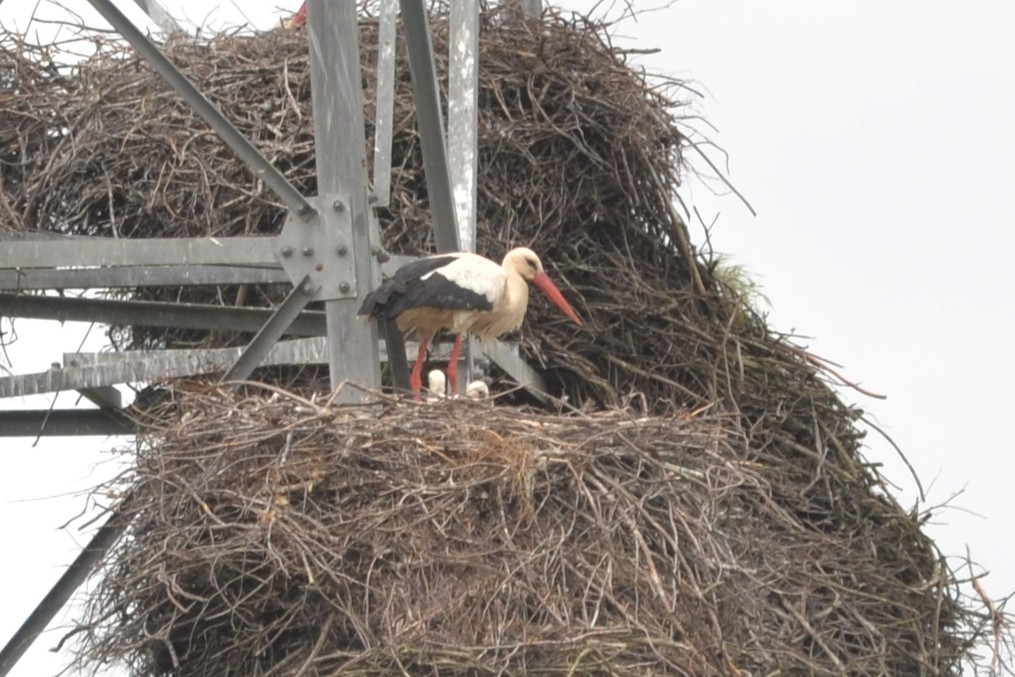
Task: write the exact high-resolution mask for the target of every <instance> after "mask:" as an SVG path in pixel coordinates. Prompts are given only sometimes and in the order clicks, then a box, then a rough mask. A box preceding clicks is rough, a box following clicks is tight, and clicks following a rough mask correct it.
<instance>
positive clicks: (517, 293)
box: [359, 247, 582, 393]
mask: <svg viewBox="0 0 1015 677" xmlns="http://www.w3.org/2000/svg"><path fill="white" fill-rule="evenodd" d="M528 281H531V282H532V284H534V285H535V286H536V288H537V289H539V290H540V291H541V292H543V293H544V294H546V296H547V297H548V298H549V299H550V300H551V301H552V302H553V303H554V304H555V305H556V306H557V307H558V308H560V310H561V312H563V313H564V315H566V316H567V317H568V318H570V319H571V321H572V322H574V323H575V324H577V325H581V323H582V321H581V318H580V317H579V316H578V313H576V312H575V310H574V308H572V307H571V304H570V303H568V302H567V299H565V298H564V295H563V294H562V293H561V292H560V289H558V288H557V285H556V284H554V282H553V280H551V279H550V277H549V276H548V275H547V274H546V271H544V270H543V264H542V262H541V261H540V260H539V257H538V256H536V254H535V252H533V251H532V250H531V249H528V248H526V247H518V248H516V249H512V250H511V251H509V252H508V253H507V255H506V256H505V257H504V261H503V262H502V263H501V264H497V263H495V262H493V261H491V260H490V259H488V258H485V257H483V256H479V255H478V254H471V253H468V252H455V253H451V254H437V255H435V256H428V257H425V258H422V259H419V260H417V261H413V262H412V263H407V264H406V265H404V266H402V267H401V268H399V269H398V270H397V271H396V272H395V274H394V275H393V276H392V277H390V278H389V279H387V280H385V281H384V282H383V283H382V284H381V286H380V287H378V288H377V289H375V290H373V291H372V292H370V293H369V294H367V297H366V299H364V301H363V306H362V308H360V311H359V314H360V315H366V316H367V317H369V318H371V319H381V320H395V321H396V323H397V324H398V328H399V329H401V330H402V331H405V332H414V333H415V334H416V335H417V337H418V339H419V342H420V347H419V356H418V357H417V359H416V364H415V366H414V367H413V370H412V377H411V378H410V385H411V386H412V390H413V392H414V393H419V391H420V390H421V388H422V377H421V375H422V370H423V363H424V362H425V360H426V350H427V347H428V346H429V344H430V341H431V340H433V337H434V336H436V335H437V333H438V332H441V331H447V332H450V333H452V334H454V335H455V346H454V348H453V349H452V351H451V361H450V363H449V364H448V380H449V381H450V382H451V389H452V392H456V388H457V381H458V379H457V367H458V357H459V354H460V352H461V346H462V335H463V334H464V333H466V332H469V333H472V334H474V335H476V336H478V337H479V338H480V339H481V340H482V341H484V342H486V341H489V340H491V339H494V338H496V337H498V336H500V335H501V334H504V333H506V332H509V331H513V330H515V329H518V327H520V326H521V324H522V321H523V320H524V319H525V311H526V309H527V308H528V303H529V286H528V284H527V282H528Z"/></svg>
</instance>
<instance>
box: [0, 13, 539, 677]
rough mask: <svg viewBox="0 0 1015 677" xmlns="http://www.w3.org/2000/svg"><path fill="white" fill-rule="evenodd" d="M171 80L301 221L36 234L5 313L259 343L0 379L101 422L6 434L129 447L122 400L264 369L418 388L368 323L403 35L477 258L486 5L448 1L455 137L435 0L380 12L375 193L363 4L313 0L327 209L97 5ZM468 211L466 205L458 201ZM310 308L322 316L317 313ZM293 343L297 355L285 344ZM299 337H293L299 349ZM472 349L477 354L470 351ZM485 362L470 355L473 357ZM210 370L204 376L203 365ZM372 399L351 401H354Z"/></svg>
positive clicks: (50, 415) (312, 48)
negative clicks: (398, 43)
mask: <svg viewBox="0 0 1015 677" xmlns="http://www.w3.org/2000/svg"><path fill="white" fill-rule="evenodd" d="M89 2H90V3H91V4H92V6H93V7H95V9H96V10H98V12H99V13H100V14H102V16H103V17H104V18H105V19H106V20H107V21H108V22H109V23H110V24H111V25H112V26H113V27H114V28H115V29H116V30H117V31H118V32H119V33H120V34H121V35H122V37H123V38H124V39H126V40H127V42H129V43H130V44H131V45H132V46H133V47H134V48H135V49H136V50H137V51H138V52H139V53H140V54H141V55H142V56H143V57H144V58H145V59H146V60H147V61H148V62H149V63H150V64H151V65H152V67H153V68H154V69H155V70H156V71H157V72H158V73H159V75H161V76H162V77H163V78H164V79H165V80H166V82H167V83H168V84H169V85H171V86H172V87H173V89H175V90H176V91H177V92H178V93H179V95H180V96H181V97H182V98H183V99H184V100H185V101H186V102H187V103H188V104H190V106H191V107H192V108H193V109H194V111H195V112H196V113H197V114H199V115H200V116H201V117H202V118H203V119H204V120H205V122H207V123H208V124H209V125H210V126H211V127H212V129H214V130H215V132H216V133H217V134H218V135H219V136H220V137H221V138H222V140H223V141H224V142H225V143H226V144H227V145H228V146H229V147H230V148H231V149H232V150H233V151H234V153H235V154H236V157H237V158H238V161H241V162H244V163H245V164H246V165H247V166H248V167H249V168H250V169H251V170H252V171H253V172H254V173H255V175H257V176H258V177H259V178H261V179H262V180H263V181H264V183H265V185H266V186H268V187H269V188H270V189H271V190H272V191H274V192H275V193H276V195H277V196H278V197H279V199H280V200H281V201H282V202H283V203H284V204H285V205H286V206H287V207H288V209H289V213H288V215H287V218H286V221H285V225H284V227H283V229H282V232H281V233H280V234H279V235H278V236H274V237H272V236H264V237H229V238H210V237H206V238H172V239H136V240H135V239H108V238H87V237H73V238H71V237H64V236H56V235H46V234H43V233H32V234H27V235H16V236H2V235H0V308H2V309H3V315H4V316H8V317H12V318H13V317H21V318H35V319H51V320H64V321H86V322H97V323H103V324H145V325H148V326H153V327H185V328H194V329H207V330H220V331H247V332H254V331H256V334H255V336H254V338H253V339H252V340H251V342H250V343H249V344H248V345H247V346H246V347H244V348H223V349H207V350H164V351H145V352H144V353H142V354H136V353H132V352H130V351H127V352H121V353H113V354H101V355H99V354H82V353H68V354H65V356H64V363H63V367H62V368H59V369H52V370H48V371H46V372H41V373H35V374H20V375H15V376H9V377H4V378H0V398H9V397H16V396H22V395H33V394H40V393H55V392H60V391H65V390H69V391H78V392H81V393H82V394H83V395H85V396H86V397H87V398H88V399H90V400H92V401H93V402H94V403H95V404H97V405H98V407H99V408H98V409H93V410H80V409H67V410H55V411H14V410H5V409H0V437H2V436H26V435H33V436H34V435H39V434H47V435H95V434H104V435H125V434H127V435H129V434H131V433H132V432H133V427H132V423H131V422H130V419H129V418H128V417H127V416H125V415H124V413H123V409H122V402H121V396H120V392H119V391H118V390H117V389H116V388H114V387H113V386H115V385H118V384H122V383H130V382H142V383H143V382H148V381H153V380H157V379H161V378H170V377H181V376H190V375H195V374H197V373H202V372H203V373H208V372H211V371H223V370H224V371H225V372H226V375H225V377H224V379H225V380H227V381H235V380H243V379H245V378H247V377H248V376H249V375H250V374H251V373H252V371H253V370H254V369H255V368H256V367H257V366H258V365H261V364H300V363H308V362H326V363H327V364H328V366H329V370H330V376H331V385H332V388H338V386H339V385H340V384H342V383H344V382H346V381H348V382H354V383H358V384H362V385H365V386H368V387H372V388H379V387H380V362H381V360H382V358H383V359H389V360H390V362H391V369H392V373H393V375H394V378H395V382H396V385H401V386H403V387H404V386H405V385H406V384H407V382H408V370H407V366H406V365H407V361H406V359H405V351H406V348H405V344H404V340H403V337H402V336H401V335H400V334H398V332H397V330H395V329H394V328H393V327H392V326H391V325H387V326H386V327H385V332H384V333H385V338H386V341H385V349H384V350H383V351H382V350H381V347H380V345H379V337H378V335H377V330H376V329H375V328H372V327H371V326H370V325H368V324H366V323H364V322H362V321H360V320H357V318H356V312H357V310H358V308H359V305H360V303H361V302H362V300H363V297H364V296H365V295H366V294H367V293H368V292H369V291H370V290H371V289H372V288H373V287H374V286H375V285H376V284H377V283H378V282H379V281H380V279H381V274H382V272H385V271H386V272H390V271H393V270H394V269H395V268H397V267H398V266H399V265H401V264H403V263H405V262H406V261H407V260H408V258H407V257H400V256H395V257H391V256H389V255H387V254H385V253H384V252H383V250H382V248H381V244H380V234H379V229H378V226H377V221H376V218H375V216H374V213H373V207H374V206H386V205H387V204H388V193H389V186H390V177H391V164H390V159H391V136H392V117H393V116H392V107H393V100H394V63H395V26H396V20H397V15H398V13H399V11H400V12H401V15H402V21H403V26H404V34H405V41H406V47H407V50H408V54H409V64H410V69H411V72H412V83H413V95H414V98H415V104H416V111H417V118H418V124H419V129H420V138H421V144H422V150H423V159H424V169H425V173H426V179H427V190H428V194H429V199H430V204H431V206H432V210H433V224H434V235H435V241H436V243H437V248H438V251H439V252H446V251H456V250H459V249H467V250H471V251H474V250H475V240H476V157H477V145H476V144H477V136H476V107H477V92H478V61H477V58H478V53H479V50H478V30H479V21H478V0H452V2H451V31H452V39H451V41H450V43H451V45H453V47H452V53H451V54H450V55H449V57H450V69H451V71H450V87H449V89H450V91H449V96H448V111H449V120H448V126H447V136H446V132H445V125H444V121H443V119H442V115H441V107H440V97H439V92H438V88H437V76H436V71H435V67H434V55H433V47H432V44H431V38H430V31H429V23H428V18H427V13H426V3H425V2H424V0H398V2H397V3H396V0H381V2H380V37H379V55H378V88H377V113H376V115H377V119H376V122H375V129H376V142H375V148H374V156H373V191H372V193H371V192H368V183H367V177H366V172H365V169H364V168H365V167H366V158H365V157H364V156H363V148H364V146H365V131H364V120H363V100H362V91H361V85H360V58H359V45H358V29H357V11H356V4H355V3H352V2H335V1H333V0H310V2H309V3H308V10H309V11H308V20H307V30H308V47H309V55H310V67H311V84H312V106H313V116H314V133H315V139H316V141H315V144H316V145H315V153H316V168H317V183H318V195H316V196H304V195H302V194H301V193H300V192H299V191H298V190H297V189H296V188H295V187H294V186H293V185H292V184H291V183H289V181H288V180H287V179H286V177H285V176H284V175H282V174H281V173H280V172H279V171H278V170H276V169H275V168H274V167H273V166H272V165H271V163H270V162H268V160H267V159H265V158H264V156H263V155H261V153H260V152H259V151H258V149H257V148H256V147H255V146H254V145H253V144H251V143H250V141H248V140H247V139H246V138H245V137H244V136H243V135H242V134H241V133H240V132H239V131H238V130H237V129H236V127H234V126H233V124H232V123H231V122H230V121H229V120H228V119H226V118H225V117H224V116H223V114H222V113H221V112H220V111H219V110H218V108H216V107H215V105H214V104H212V103H211V102H210V101H209V100H208V99H207V98H205V97H204V95H203V94H202V93H201V92H200V91H199V90H198V88H197V87H196V86H195V85H194V84H193V83H191V82H190V81H189V80H188V79H187V77H186V76H185V75H183V74H182V73H181V72H180V71H179V70H178V69H177V68H176V67H175V66H174V65H173V64H172V63H170V62H169V61H168V60H167V59H166V58H165V56H163V55H162V53H161V52H160V51H159V49H158V48H157V47H156V46H155V45H154V44H153V43H152V42H151V41H150V40H149V39H148V38H147V37H146V36H145V35H144V33H142V32H141V31H140V30H139V29H138V28H137V27H136V26H134V25H133V24H132V23H131V22H130V20H128V19H127V18H126V17H125V16H124V14H123V13H122V12H121V11H120V10H119V9H118V8H117V7H116V5H114V4H113V2H112V0H89ZM135 2H136V3H137V4H138V5H140V6H141V7H142V8H143V9H145V11H146V12H147V13H148V14H149V16H151V18H152V19H153V20H154V21H155V22H156V23H157V24H158V25H160V26H163V27H165V28H169V29H173V28H174V27H175V22H174V21H173V20H172V18H171V17H170V16H169V15H168V14H167V13H166V12H165V11H164V9H162V7H161V6H160V5H159V4H158V3H157V2H156V1H155V0H135ZM504 4H506V5H509V6H510V9H511V10H512V11H513V12H516V13H518V14H523V13H524V14H526V15H529V16H532V15H538V13H539V12H540V10H541V3H540V1H539V0H505V3H504ZM455 196H458V199H457V200H456V199H455ZM269 282H290V283H291V284H292V290H291V292H290V293H289V295H288V296H287V297H286V299H285V300H284V301H283V302H282V303H281V304H280V305H279V306H278V307H277V308H275V309H270V310H265V309H255V308H222V307H219V306H202V305H196V304H171V303H157V302H143V301H131V300H105V299H93V298H73V297H64V296H37V295H29V294H24V293H19V292H25V291H41V290H62V289H89V288H96V289H113V288H131V287H137V286H142V285H159V286H186V285H209V284H264V283H269ZM311 301H323V302H324V307H325V310H324V312H320V311H308V310H306V307H307V305H308V304H309V303H310V302H311ZM284 337H288V339H287V340H283V338H284ZM293 337H297V338H293ZM484 350H485V352H486V354H487V357H488V358H489V359H491V360H492V361H494V362H496V363H497V364H498V365H499V366H500V367H501V368H503V369H504V370H505V371H506V372H507V373H508V374H510V375H511V376H512V377H513V378H514V379H515V380H516V381H518V382H519V383H522V384H523V385H526V386H528V387H529V388H530V389H531V390H533V391H534V392H540V391H542V390H543V388H542V384H541V381H540V378H539V375H538V374H537V373H536V372H535V371H534V370H533V369H531V368H530V367H529V366H528V365H527V364H525V363H524V362H523V361H522V360H521V359H519V357H518V353H517V349H516V348H513V347H510V346H507V345H505V344H501V343H497V342H495V343H493V344H492V345H491V346H489V347H488V348H486V349H484ZM473 352H474V351H473V350H470V351H469V354H470V355H471V354H473ZM470 359H471V358H470ZM198 365H200V367H199V366H198ZM356 397H359V395H358V394H357V391H355V390H352V389H344V390H342V391H341V392H340V393H339V394H338V398H339V399H340V400H342V401H350V400H351V399H353V398H356ZM130 518H131V516H130V515H129V514H126V513H124V512H121V511H119V510H116V509H114V510H113V511H112V515H111V516H110V517H109V519H108V521H107V522H106V523H105V524H104V525H103V526H102V527H101V528H100V529H99V530H98V532H97V533H96V534H95V536H94V537H93V538H92V540H91V542H90V543H89V544H88V545H87V546H86V547H85V548H84V549H83V551H82V552H81V554H80V555H79V556H78V557H77V559H76V560H75V561H74V562H73V563H72V564H71V565H70V567H68V569H67V571H66V572H65V573H64V574H63V576H62V577H61V578H60V580H59V581H58V582H57V583H56V585H55V586H54V587H53V588H52V590H51V591H50V592H49V593H48V594H47V595H46V597H45V598H44V599H43V600H42V602H41V603H40V604H39V605H38V607H37V608H36V609H35V611H34V612H33V613H32V614H31V615H30V616H29V618H28V619H27V620H26V621H25V622H24V624H23V625H22V626H21V628H20V629H19V630H18V631H17V632H16V633H15V635H14V636H13V637H12V638H11V639H10V640H9V641H8V643H7V644H6V646H4V648H3V649H2V651H0V677H2V676H3V675H6V674H7V673H8V672H9V671H10V670H11V669H12V668H13V667H14V665H15V663H16V662H17V661H18V659H19V658H20V657H21V656H22V655H23V654H24V652H25V651H26V650H27V649H28V647H29V646H30V645H31V643H32V642H33V641H34V640H35V638H36V637H37V636H38V635H39V634H40V633H41V632H42V630H43V629H44V628H45V627H46V625H47V624H48V623H49V621H50V620H51V619H52V618H53V617H54V615H55V614H56V613H57V612H58V611H59V610H60V608H62V607H63V605H64V604H65V603H66V602H67V600H68V599H69V598H70V596H71V595H72V594H73V592H74V591H75V590H76V589H77V588H78V586H79V585H80V584H81V583H82V582H83V581H84V580H85V579H86V578H87V577H88V575H89V574H90V573H91V572H92V570H93V569H94V567H95V565H96V564H97V563H98V562H99V561H100V560H101V559H102V557H103V555H104V554H105V552H106V551H107V550H108V549H109V547H111V546H112V545H113V544H114V543H115V542H116V540H117V538H119V536H120V534H122V533H123V530H124V529H125V527H126V526H127V525H128V524H129V521H130Z"/></svg>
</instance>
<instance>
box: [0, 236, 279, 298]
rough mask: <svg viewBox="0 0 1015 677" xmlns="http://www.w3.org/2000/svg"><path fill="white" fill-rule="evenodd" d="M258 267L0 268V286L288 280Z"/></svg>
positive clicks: (85, 286)
mask: <svg viewBox="0 0 1015 677" xmlns="http://www.w3.org/2000/svg"><path fill="white" fill-rule="evenodd" d="M3 246H4V245H3V243H2V241H0V250H2V249H3ZM275 265H276V267H272V268H267V267H260V266H206V265H200V266H112V267H109V268H27V269H25V270H16V269H11V268H8V269H6V270H4V269H0V289H10V290H14V289H20V290H30V289H118V288H120V289H122V288H126V287H185V286H202V285H215V284H270V283H273V282H274V283H278V282H288V283H291V280H290V279H289V275H288V274H287V273H286V272H285V271H284V270H282V268H279V267H277V264H275Z"/></svg>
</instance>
